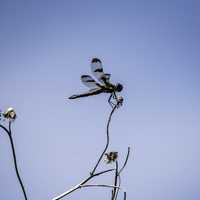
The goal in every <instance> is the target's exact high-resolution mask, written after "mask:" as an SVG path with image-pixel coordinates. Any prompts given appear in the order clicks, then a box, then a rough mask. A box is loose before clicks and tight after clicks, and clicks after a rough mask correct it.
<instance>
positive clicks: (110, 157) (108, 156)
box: [105, 151, 118, 164]
mask: <svg viewBox="0 0 200 200" xmlns="http://www.w3.org/2000/svg"><path fill="white" fill-rule="evenodd" d="M105 156H106V161H107V164H109V163H111V162H115V161H116V160H117V158H118V152H115V151H111V152H108V153H105Z"/></svg>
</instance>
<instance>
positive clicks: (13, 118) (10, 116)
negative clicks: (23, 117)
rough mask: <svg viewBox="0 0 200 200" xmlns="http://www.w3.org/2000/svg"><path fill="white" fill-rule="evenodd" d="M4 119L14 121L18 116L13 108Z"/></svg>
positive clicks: (9, 109) (6, 112) (8, 110)
mask: <svg viewBox="0 0 200 200" xmlns="http://www.w3.org/2000/svg"><path fill="white" fill-rule="evenodd" d="M3 116H4V118H6V119H8V120H11V121H14V120H15V119H16V117H17V114H16V112H15V110H14V109H13V108H11V107H10V108H8V109H7V110H6V111H5V112H4V113H3Z"/></svg>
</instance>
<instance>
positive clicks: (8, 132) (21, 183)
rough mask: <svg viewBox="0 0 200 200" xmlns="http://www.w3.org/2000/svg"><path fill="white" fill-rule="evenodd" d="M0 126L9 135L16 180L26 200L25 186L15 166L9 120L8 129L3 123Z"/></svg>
mask: <svg viewBox="0 0 200 200" xmlns="http://www.w3.org/2000/svg"><path fill="white" fill-rule="evenodd" d="M0 127H1V128H2V129H3V130H4V131H6V133H7V134H8V137H9V140H10V144H11V149H12V155H13V161H14V167H15V172H16V175H17V179H18V181H19V183H20V186H21V188H22V192H23V195H24V199H25V200H28V198H27V195H26V191H25V188H24V185H23V182H22V180H21V177H20V174H19V170H18V166H17V158H16V153H15V146H14V142H13V138H12V131H11V122H9V130H8V129H7V128H5V127H4V126H3V125H0Z"/></svg>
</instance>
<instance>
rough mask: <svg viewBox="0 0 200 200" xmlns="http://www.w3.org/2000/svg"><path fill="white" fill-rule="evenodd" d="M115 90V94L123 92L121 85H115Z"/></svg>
mask: <svg viewBox="0 0 200 200" xmlns="http://www.w3.org/2000/svg"><path fill="white" fill-rule="evenodd" d="M116 90H117V92H121V91H122V90H123V85H122V84H120V83H118V84H117V85H116Z"/></svg>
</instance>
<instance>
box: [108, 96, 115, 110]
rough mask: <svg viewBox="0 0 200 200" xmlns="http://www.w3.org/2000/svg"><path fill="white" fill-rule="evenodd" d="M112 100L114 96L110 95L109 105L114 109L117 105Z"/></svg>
mask: <svg viewBox="0 0 200 200" xmlns="http://www.w3.org/2000/svg"><path fill="white" fill-rule="evenodd" d="M112 98H113V94H111V95H110V97H109V99H108V103H109V104H110V106H111V107H112V108H113V106H115V105H114V103H113V102H112V101H111V100H112Z"/></svg>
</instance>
